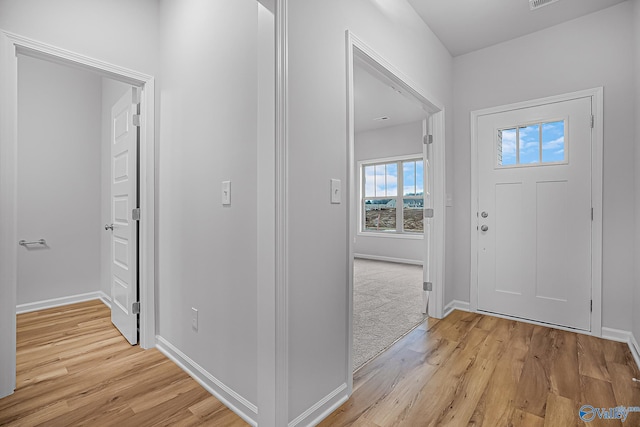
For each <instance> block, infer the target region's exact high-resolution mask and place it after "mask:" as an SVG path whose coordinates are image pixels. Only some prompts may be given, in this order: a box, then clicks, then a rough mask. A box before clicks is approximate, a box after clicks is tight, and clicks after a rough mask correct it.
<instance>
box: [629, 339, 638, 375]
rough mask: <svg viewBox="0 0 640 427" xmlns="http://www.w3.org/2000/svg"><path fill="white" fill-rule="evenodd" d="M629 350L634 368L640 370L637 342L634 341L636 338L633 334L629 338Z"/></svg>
mask: <svg viewBox="0 0 640 427" xmlns="http://www.w3.org/2000/svg"><path fill="white" fill-rule="evenodd" d="M629 349H630V350H631V354H632V355H633V358H634V359H635V361H636V366H637V367H638V369H640V346H638V341H636V337H634V336H633V334H631V337H630V338H629Z"/></svg>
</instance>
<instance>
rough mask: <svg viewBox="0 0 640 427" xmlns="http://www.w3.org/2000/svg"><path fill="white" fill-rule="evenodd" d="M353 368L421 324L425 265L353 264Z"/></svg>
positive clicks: (355, 262) (366, 261)
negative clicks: (423, 266) (423, 270)
mask: <svg viewBox="0 0 640 427" xmlns="http://www.w3.org/2000/svg"><path fill="white" fill-rule="evenodd" d="M353 276H354V279H353V367H354V370H356V369H358V368H359V367H360V366H362V365H364V364H365V363H366V362H368V361H369V360H371V359H372V358H374V357H375V356H377V355H378V354H379V353H380V352H382V351H384V350H385V349H386V348H387V347H389V346H390V345H391V344H393V343H394V342H395V341H396V340H397V339H398V338H400V337H402V336H403V335H404V334H406V333H407V332H409V331H410V330H411V329H413V328H414V327H415V326H417V325H418V324H420V323H421V322H422V321H423V320H424V319H425V315H424V314H422V266H418V265H408V264H396V263H391V262H384V261H372V260H365V259H356V260H355V261H354V266H353Z"/></svg>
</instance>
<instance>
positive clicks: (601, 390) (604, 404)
mask: <svg viewBox="0 0 640 427" xmlns="http://www.w3.org/2000/svg"><path fill="white" fill-rule="evenodd" d="M607 375H608V371H607ZM580 387H581V390H582V401H581V405H591V406H593V407H595V408H605V409H607V408H614V407H616V406H619V405H618V403H617V402H616V398H615V395H614V393H613V388H612V387H611V383H610V382H609V381H604V380H599V379H596V378H593V377H591V376H586V375H581V376H580ZM589 426H590V427H591V426H596V427H601V426H602V427H606V426H615V427H621V426H622V422H621V421H619V420H607V419H600V418H599V417H595V419H594V420H593V421H591V422H589Z"/></svg>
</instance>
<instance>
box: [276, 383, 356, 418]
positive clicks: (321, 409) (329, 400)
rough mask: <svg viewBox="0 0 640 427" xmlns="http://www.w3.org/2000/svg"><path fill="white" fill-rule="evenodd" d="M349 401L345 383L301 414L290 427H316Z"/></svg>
mask: <svg viewBox="0 0 640 427" xmlns="http://www.w3.org/2000/svg"><path fill="white" fill-rule="evenodd" d="M347 399H349V395H348V394H347V383H343V384H341V385H340V387H338V388H336V389H335V390H333V391H332V392H331V393H329V394H328V395H326V396H325V397H324V398H323V399H322V400H320V401H319V402H317V403H316V404H315V405H313V406H312V407H310V408H309V409H307V410H306V411H304V412H303V413H302V414H300V415H299V416H298V417H297V418H296V419H295V420H293V421H291V422H290V423H289V425H288V427H297V426H298V425H304V426H315V425H317V424H319V423H320V421H322V420H324V419H325V418H326V417H328V416H329V414H331V413H332V412H333V411H335V410H336V409H338V408H339V407H340V405H342V404H343V403H344V402H346V401H347Z"/></svg>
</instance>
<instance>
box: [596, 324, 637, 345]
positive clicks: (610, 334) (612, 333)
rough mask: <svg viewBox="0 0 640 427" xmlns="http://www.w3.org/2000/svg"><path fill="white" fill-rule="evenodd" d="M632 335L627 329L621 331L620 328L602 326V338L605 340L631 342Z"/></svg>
mask: <svg viewBox="0 0 640 427" xmlns="http://www.w3.org/2000/svg"><path fill="white" fill-rule="evenodd" d="M632 337H633V336H632V335H631V332H629V331H623V330H621V329H613V328H606V327H603V328H602V338H604V339H607V340H611V341H618V342H626V343H628V342H631V339H632Z"/></svg>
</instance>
